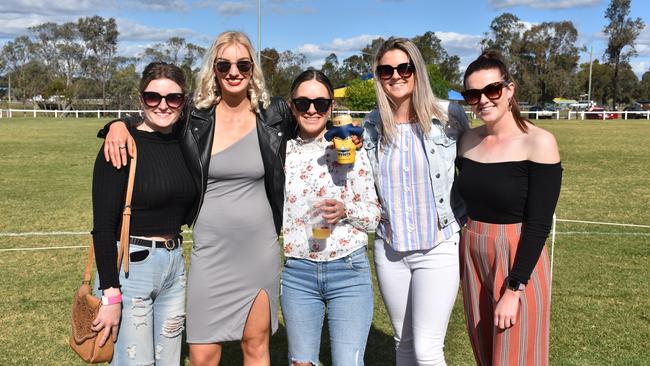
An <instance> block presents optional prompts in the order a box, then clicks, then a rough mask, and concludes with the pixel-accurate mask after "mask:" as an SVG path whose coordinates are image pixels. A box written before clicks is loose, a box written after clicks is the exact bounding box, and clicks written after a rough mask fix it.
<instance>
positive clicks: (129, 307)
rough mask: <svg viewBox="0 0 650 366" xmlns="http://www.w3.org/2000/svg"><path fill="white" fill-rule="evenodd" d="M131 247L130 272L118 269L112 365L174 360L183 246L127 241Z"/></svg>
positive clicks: (181, 311)
mask: <svg viewBox="0 0 650 366" xmlns="http://www.w3.org/2000/svg"><path fill="white" fill-rule="evenodd" d="M129 253H130V256H131V258H132V260H131V261H130V262H129V278H125V276H124V271H120V285H121V289H122V320H121V322H120V329H119V333H118V336H117V342H116V343H115V351H114V353H113V360H112V361H111V365H120V366H122V365H134V366H135V365H138V366H144V365H174V366H177V365H179V364H180V357H181V339H182V338H181V336H182V333H183V329H184V328H185V260H184V259H183V248H182V247H180V248H176V249H174V250H172V251H168V250H167V249H164V248H155V247H154V248H148V247H144V246H138V245H134V244H131V245H130V246H129ZM95 283H99V281H97V280H96V281H95ZM98 295H100V296H101V293H99V291H98Z"/></svg>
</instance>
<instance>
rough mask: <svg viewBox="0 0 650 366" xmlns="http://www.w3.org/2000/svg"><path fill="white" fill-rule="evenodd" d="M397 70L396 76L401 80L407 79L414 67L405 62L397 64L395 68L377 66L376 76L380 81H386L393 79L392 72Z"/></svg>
mask: <svg viewBox="0 0 650 366" xmlns="http://www.w3.org/2000/svg"><path fill="white" fill-rule="evenodd" d="M395 70H397V74H399V76H401V77H403V78H409V77H411V75H413V72H415V65H413V64H412V63H410V62H405V63H403V64H399V65H397V66H396V67H393V66H391V65H379V66H377V70H376V71H377V76H379V78H380V79H382V80H388V79H390V78H392V77H393V73H394V71H395Z"/></svg>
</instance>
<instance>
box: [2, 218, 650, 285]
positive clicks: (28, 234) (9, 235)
mask: <svg viewBox="0 0 650 366" xmlns="http://www.w3.org/2000/svg"><path fill="white" fill-rule="evenodd" d="M557 222H570V223H580V224H588V225H609V226H619V227H634V228H645V229H650V225H638V224H624V223H618V222H600V221H586V220H572V219H558V218H556V216H555V215H553V223H552V227H551V234H550V236H551V279H552V278H553V258H554V257H555V238H556V235H611V236H616V235H622V236H626V235H627V236H650V233H634V232H632V233H625V232H598V231H560V232H558V231H557V229H556V226H557ZM191 232H192V230H188V231H183V233H184V234H189V233H191ZM89 234H90V231H28V232H0V238H12V237H37V236H75V235H77V236H81V235H89ZM184 242H185V243H191V242H192V241H191V240H187V241H184ZM87 247H88V246H87V245H73V246H56V247H33V248H24V247H21V248H5V249H0V252H20V251H35V250H55V249H79V248H87Z"/></svg>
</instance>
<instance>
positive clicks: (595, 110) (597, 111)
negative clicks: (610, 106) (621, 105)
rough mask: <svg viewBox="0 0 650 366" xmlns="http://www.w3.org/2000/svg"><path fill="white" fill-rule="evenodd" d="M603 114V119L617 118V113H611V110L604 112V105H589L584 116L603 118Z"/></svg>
mask: <svg viewBox="0 0 650 366" xmlns="http://www.w3.org/2000/svg"><path fill="white" fill-rule="evenodd" d="M603 114H605V118H604V119H617V118H618V113H611V112H607V113H606V112H605V108H604V107H596V106H594V107H590V108H588V109H587V113H585V118H588V119H603Z"/></svg>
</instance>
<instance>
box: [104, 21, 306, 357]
mask: <svg viewBox="0 0 650 366" xmlns="http://www.w3.org/2000/svg"><path fill="white" fill-rule="evenodd" d="M254 54H255V52H254V50H253V48H252V46H251V43H250V40H249V39H248V37H247V36H246V35H245V34H243V33H241V32H224V33H222V34H220V35H219V36H218V37H217V39H216V40H215V42H214V43H213V45H212V47H211V48H210V49H209V50H208V52H207V54H206V58H205V60H204V63H203V66H202V68H201V71H200V72H199V75H198V77H197V90H196V91H195V93H194V98H193V101H192V102H193V103H191V104H192V105H191V106H190V107H189V108H188V109H187V110H186V111H185V116H183V117H181V121H180V122H179V124H181V128H182V131H181V132H180V134H181V135H180V136H181V137H180V139H181V147H182V149H183V153H184V156H185V159H186V161H187V164H188V167H189V169H190V171H191V172H192V176H193V177H194V179H195V182H196V183H197V184H199V185H200V186H201V187H202V188H203V189H202V191H201V195H200V198H199V200H198V201H197V203H196V205H195V208H194V210H193V215H194V216H193V221H192V222H193V223H194V231H193V235H194V245H193V248H192V254H191V259H190V269H189V276H188V282H187V342H188V343H189V345H190V361H191V363H192V365H215V364H219V362H220V360H221V343H222V342H226V341H236V340H240V341H241V347H242V351H243V354H244V364H245V365H269V364H270V355H269V339H270V335H271V333H272V332H275V330H276V329H277V324H278V319H277V313H278V295H279V279H280V268H281V267H280V246H279V243H278V233H279V230H280V227H281V225H282V210H283V203H284V171H283V160H284V159H283V157H284V155H285V150H286V141H287V139H290V138H293V137H295V133H296V126H295V122H294V121H293V118H292V117H291V112H290V111H289V109H288V106H287V104H286V103H285V102H284V101H282V100H281V99H278V98H269V96H268V94H267V93H266V91H265V89H264V78H263V76H262V71H261V68H260V66H259V65H257V64H256V63H255V61H254V59H253V55H254ZM188 104H189V103H188ZM110 131H111V132H110V134H109V136H107V139H106V140H107V145H108V146H109V147H108V148H107V151H106V156H107V158H108V157H111V160H113V157H114V156H115V155H114V154H115V153H117V154H119V153H121V152H122V151H117V147H118V146H122V147H123V146H125V145H126V146H129V145H130V142H129V141H130V136H129V135H128V132H127V130H126V128H124V124H122V123H114V124H113V125H112V126H111V127H110ZM111 146H113V149H114V150H113V151H110V150H111ZM123 150H124V149H123Z"/></svg>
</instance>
